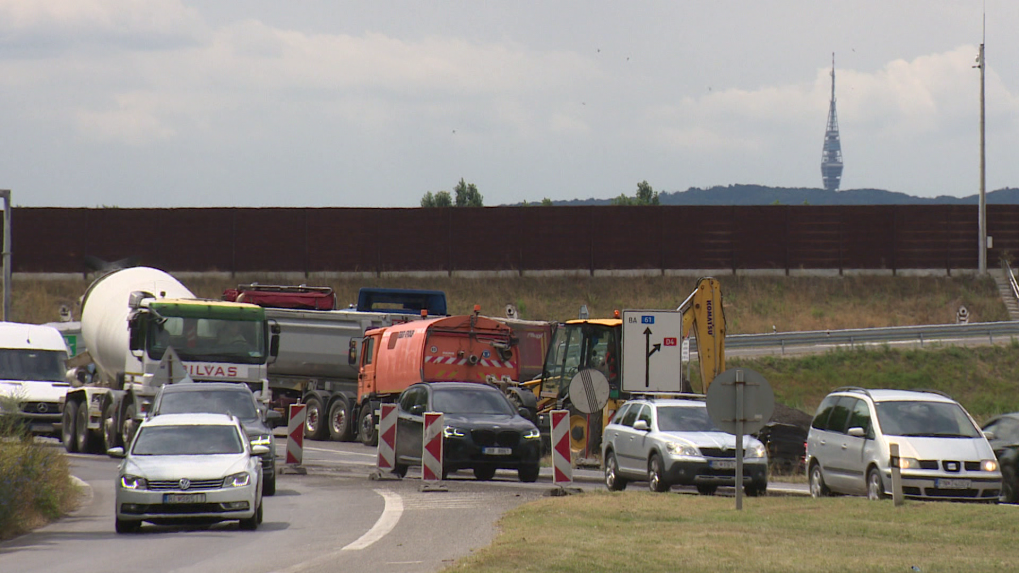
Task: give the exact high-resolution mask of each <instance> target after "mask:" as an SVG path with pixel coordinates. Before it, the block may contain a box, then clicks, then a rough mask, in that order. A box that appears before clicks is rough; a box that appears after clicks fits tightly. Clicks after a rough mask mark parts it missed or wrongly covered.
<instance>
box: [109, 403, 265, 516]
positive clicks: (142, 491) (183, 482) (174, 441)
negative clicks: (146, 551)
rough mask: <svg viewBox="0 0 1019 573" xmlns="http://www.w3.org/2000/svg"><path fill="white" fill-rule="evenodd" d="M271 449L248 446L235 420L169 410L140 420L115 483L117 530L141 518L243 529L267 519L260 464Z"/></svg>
mask: <svg viewBox="0 0 1019 573" xmlns="http://www.w3.org/2000/svg"><path fill="white" fill-rule="evenodd" d="M267 450H268V448H266V447H265V446H251V445H250V443H249V441H248V439H247V437H246V436H245V434H244V430H243V429H242V428H241V425H240V422H239V421H238V420H237V418H234V417H232V416H227V415H225V414H166V415H162V416H156V417H154V418H150V419H148V420H145V421H144V422H142V424H141V425H140V426H139V428H138V432H137V435H136V436H135V438H134V440H133V441H132V443H131V447H130V450H129V451H128V452H126V453H125V452H124V450H123V448H113V449H111V450H109V452H108V453H109V454H110V455H111V456H113V457H122V458H123V461H122V462H121V464H120V471H119V472H118V474H117V483H116V497H115V499H116V515H117V533H130V532H134V531H137V530H138V529H139V528H140V527H141V524H142V522H143V521H148V522H150V523H155V524H166V523H174V522H181V521H188V522H204V523H215V522H218V521H225V520H232V519H236V520H239V521H240V527H241V529H249V530H253V529H256V528H257V527H258V524H259V523H261V522H262V484H261V477H262V466H261V459H260V458H259V456H260V455H264V454H265V453H266V451H267Z"/></svg>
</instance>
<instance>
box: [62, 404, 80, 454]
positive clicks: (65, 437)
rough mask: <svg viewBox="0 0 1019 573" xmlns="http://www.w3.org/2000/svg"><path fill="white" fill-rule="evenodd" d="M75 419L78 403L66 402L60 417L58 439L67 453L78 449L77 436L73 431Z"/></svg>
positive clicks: (76, 417)
mask: <svg viewBox="0 0 1019 573" xmlns="http://www.w3.org/2000/svg"><path fill="white" fill-rule="evenodd" d="M77 420H78V403H77V402H66V403H65V404H64V412H63V415H62V416H61V417H60V440H61V441H62V442H64V449H65V450H67V453H69V454H73V453H74V452H77V451H78V436H77V434H75V433H74V429H75V423H76V422H77Z"/></svg>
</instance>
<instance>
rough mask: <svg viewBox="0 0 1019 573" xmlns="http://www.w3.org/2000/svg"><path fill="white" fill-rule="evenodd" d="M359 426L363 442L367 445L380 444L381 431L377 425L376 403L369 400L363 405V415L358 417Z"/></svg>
mask: <svg viewBox="0 0 1019 573" xmlns="http://www.w3.org/2000/svg"><path fill="white" fill-rule="evenodd" d="M357 428H358V434H359V435H360V437H361V443H362V444H364V445H366V446H377V445H379V431H378V429H377V428H376V427H375V404H374V403H372V402H368V403H366V404H365V405H364V406H362V407H361V415H360V416H359V419H358V423H357Z"/></svg>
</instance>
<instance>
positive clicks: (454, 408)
mask: <svg viewBox="0 0 1019 573" xmlns="http://www.w3.org/2000/svg"><path fill="white" fill-rule="evenodd" d="M432 406H433V407H434V408H435V410H436V411H438V412H443V413H446V414H507V415H512V414H513V408H512V407H511V406H510V404H509V402H507V401H506V398H504V397H503V395H502V394H500V393H499V392H498V391H495V390H492V389H489V388H477V389H474V388H457V389H456V390H452V389H450V390H436V391H435V393H434V395H433V396H432Z"/></svg>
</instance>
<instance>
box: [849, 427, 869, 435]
mask: <svg viewBox="0 0 1019 573" xmlns="http://www.w3.org/2000/svg"><path fill="white" fill-rule="evenodd" d="M846 433H847V434H849V435H850V436H853V437H854V438H864V437H866V436H867V431H866V430H864V429H863V428H861V427H859V426H856V427H853V428H849V431H848V432H846Z"/></svg>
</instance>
